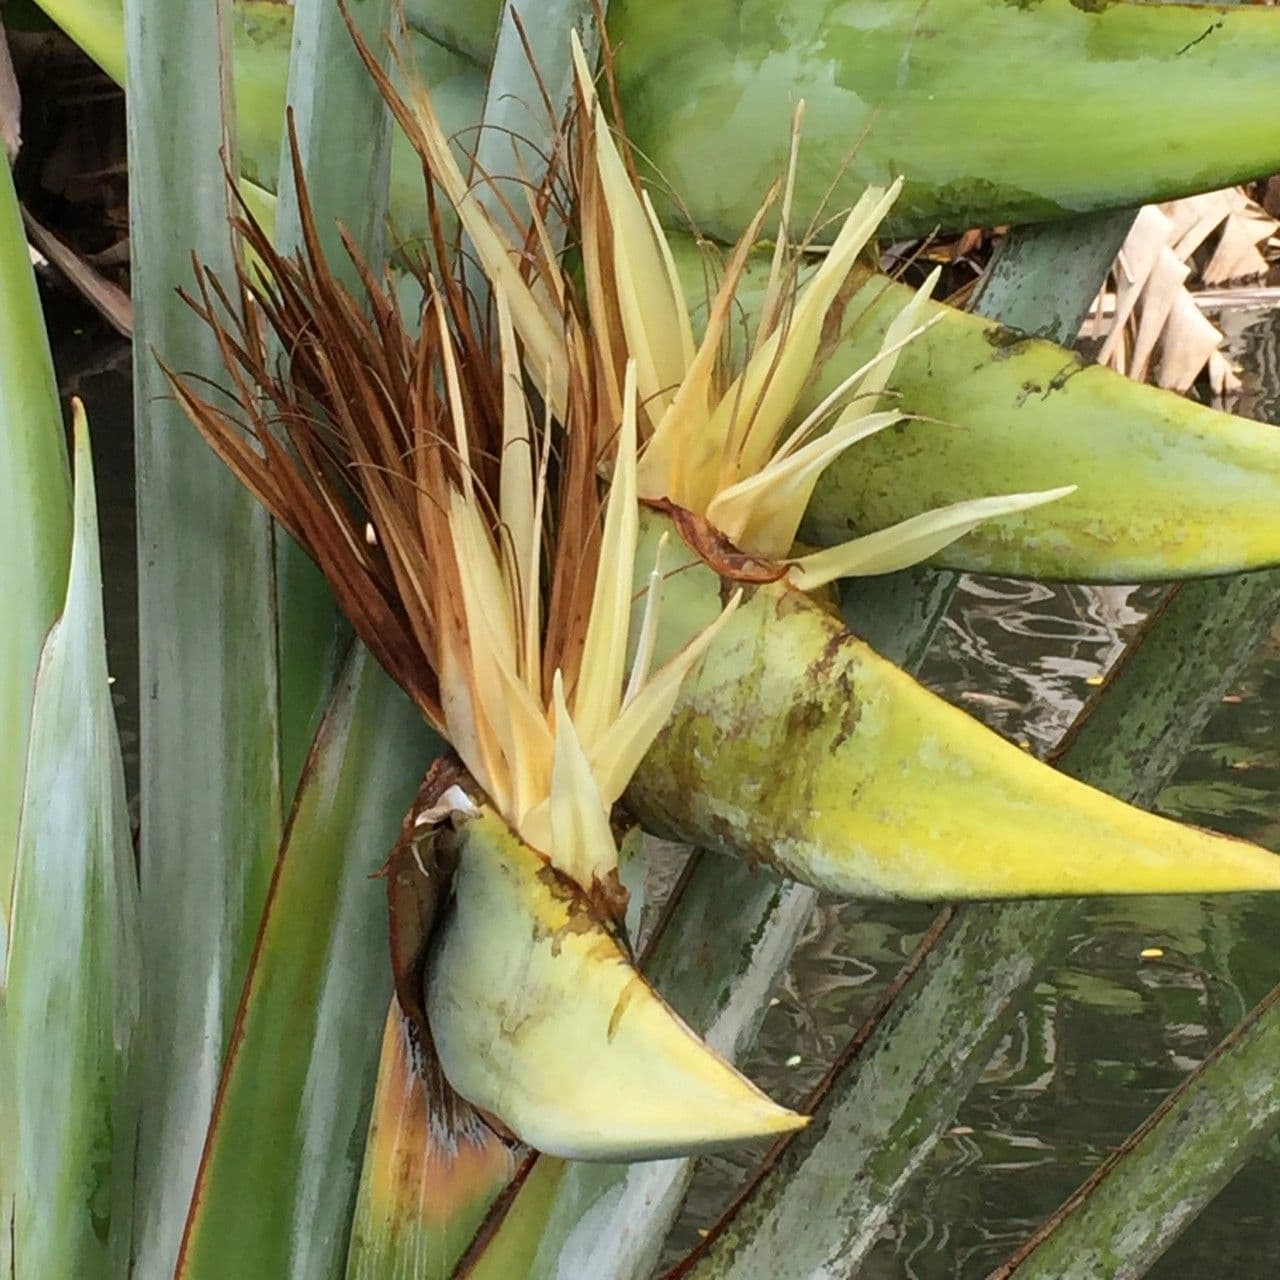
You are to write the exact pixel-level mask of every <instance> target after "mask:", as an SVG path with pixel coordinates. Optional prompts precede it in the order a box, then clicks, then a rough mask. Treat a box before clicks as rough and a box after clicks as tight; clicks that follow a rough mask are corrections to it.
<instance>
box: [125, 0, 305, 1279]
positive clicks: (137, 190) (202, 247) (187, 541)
mask: <svg viewBox="0 0 1280 1280" xmlns="http://www.w3.org/2000/svg"><path fill="white" fill-rule="evenodd" d="M224 12H225V6H224V5H223V4H207V3H204V0H184V2H180V3H174V0H129V3H128V4H127V6H126V14H125V16H126V25H127V39H126V54H127V59H126V61H127V73H128V92H129V114H128V120H129V165H130V227H131V244H132V250H133V263H134V275H133V297H134V304H135V326H136V327H135V331H134V344H133V349H134V394H135V440H136V458H137V502H138V544H139V566H138V567H139V578H138V607H139V637H140V644H139V661H140V675H141V688H142V690H143V699H142V708H141V721H142V743H141V753H140V754H141V774H142V795H141V806H140V807H141V823H142V851H141V886H142V910H143V942H144V954H145V963H146V969H147V973H148V975H149V984H148V992H147V1000H148V1005H147V1009H148V1013H147V1022H148V1045H147V1054H146V1061H145V1067H146V1070H145V1080H144V1088H143V1099H144V1111H143V1118H142V1131H141V1138H140V1144H139V1155H138V1205H139V1222H138V1233H137V1273H138V1274H139V1275H140V1276H142V1277H145V1278H148V1280H149V1278H150V1277H153V1276H157V1277H158V1276H167V1275H168V1274H170V1273H171V1272H172V1269H173V1265H174V1259H175V1257H176V1255H177V1250H178V1243H179V1239H180V1237H181V1232H182V1225H183V1222H184V1221H185V1219H186V1213H187V1201H188V1198H189V1196H190V1192H191V1187H192V1183H193V1180H194V1178H195V1173H196V1167H197V1164H198V1161H199V1158H200V1152H201V1149H202V1147H203V1145H204V1136H205V1127H206V1125H207V1123H208V1118H209V1114H210V1110H211V1107H212V1104H213V1095H214V1091H215V1088H216V1085H217V1080H218V1074H219V1069H220V1064H221V1058H222V1054H223V1051H224V1047H225V1045H226V1042H227V1038H228V1036H229V1034H230V1030H231V1024H232V1019H233V1017H234V1014H235V1009H236V1006H237V1003H238V1000H239V996H240V990H241V987H242V984H243V980H244V974H245V970H246V967H247V965H248V960H249V954H250V950H251V948H252V944H253V939H254V936H255V934H256V931H257V925H258V919H259V916H260V914H261V909H262V904H263V901H264V899H265V895H266V891H267V886H268V882H269V878H270V874H271V866H272V861H273V859H274V856H275V852H276V849H277V847H278V845H279V840H280V795H279V776H278V771H279V748H278V744H277V678H276V662H275V627H274V619H273V589H274V583H273V571H272V559H271V535H270V528H269V525H268V522H267V519H266V516H265V514H264V513H263V511H262V510H261V508H259V507H258V505H257V504H256V503H255V502H254V501H253V499H252V498H251V497H250V495H249V494H248V493H246V492H245V491H244V490H243V489H242V488H241V487H240V486H239V485H238V483H237V482H236V481H235V479H234V478H233V477H232V476H231V475H230V474H229V473H228V472H227V471H226V469H225V468H224V467H223V466H222V465H221V463H219V462H218V460H217V459H216V458H215V457H214V456H213V454H212V453H211V452H210V451H209V450H208V449H207V448H206V447H205V445H204V443H203V441H201V440H200V438H199V436H198V435H197V434H196V432H195V431H194V430H193V429H192V427H191V426H190V424H189V423H188V422H187V421H186V418H185V416H184V415H183V413H182V412H181V410H180V408H179V407H178V406H177V404H176V403H175V402H174V401H173V400H172V398H171V396H170V393H169V388H168V386H167V384H166V382H165V380H164V378H163V375H162V372H161V369H160V367H159V365H158V363H157V361H156V358H155V357H156V354H157V353H158V354H159V355H160V356H162V357H163V358H164V360H165V361H166V362H167V363H168V364H169V365H170V366H171V367H172V368H174V369H176V370H178V371H181V372H183V373H186V374H190V375H194V376H203V377H206V378H209V379H211V380H212V381H214V382H215V383H216V382H217V381H218V380H219V379H220V378H221V377H223V376H224V374H223V371H222V361H221V359H220V356H219V352H218V349H217V344H216V342H215V340H214V338H213V336H212V334H211V333H210V332H209V331H208V329H207V328H206V327H205V326H204V325H203V324H202V322H200V321H199V320H198V318H197V317H195V316H194V314H193V313H192V312H191V311H190V310H189V308H187V307H186V306H185V304H183V302H182V301H181V299H180V298H179V297H178V296H177V294H176V292H175V290H176V288H177V287H178V286H179V285H181V284H188V285H189V284H190V283H191V281H192V273H191V255H192V253H193V252H194V253H198V254H199V256H200V258H201V260H202V261H203V262H204V263H205V265H206V266H208V267H209V268H210V269H211V270H212V271H213V272H214V273H215V274H217V275H218V276H219V277H220V278H221V279H222V280H224V281H229V280H230V278H231V275H232V267H233V263H234V250H233V246H232V244H231V241H230V236H229V233H228V226H227V215H228V194H229V193H228V190H227V183H226V179H225V175H224V171H223V164H222V160H221V158H220V156H219V150H220V148H221V147H222V146H223V144H224V138H225V137H226V136H227V130H226V127H225V126H226V125H227V124H228V123H229V122H227V121H226V120H225V119H224V116H225V112H226V110H227V103H228V101H229V93H228V92H226V90H225V86H224V83H223V76H222V65H221V50H223V49H224V48H225V47H226V31H225V29H224V26H223V17H224Z"/></svg>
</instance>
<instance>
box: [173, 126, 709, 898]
mask: <svg viewBox="0 0 1280 1280" xmlns="http://www.w3.org/2000/svg"><path fill="white" fill-rule="evenodd" d="M294 168H295V173H294V178H295V182H296V183H297V190H298V192H299V204H300V213H301V223H302V232H303V247H302V250H301V251H300V252H299V253H298V254H297V255H295V256H293V257H285V256H283V255H281V254H280V253H278V252H277V251H276V249H275V247H274V246H273V244H272V243H271V239H270V237H269V236H268V235H267V234H266V233H265V232H264V231H263V229H262V227H261V226H260V225H259V224H258V223H257V222H256V221H255V219H254V218H253V217H252V216H251V215H250V214H249V212H248V211H247V210H244V211H242V214H241V216H240V217H239V218H238V219H237V223H236V225H237V229H238V231H239V233H240V234H241V235H242V236H243V237H244V239H245V242H246V244H247V247H248V248H249V250H250V251H251V254H252V255H254V256H256V258H257V260H258V262H259V263H260V264H261V266H260V267H259V268H258V269H256V270H250V269H249V268H246V267H241V268H240V270H239V272H238V279H237V281H236V293H235V296H234V297H232V296H231V294H230V293H229V292H228V291H227V290H226V289H225V288H224V286H223V285H222V284H221V283H220V282H219V281H217V280H216V279H214V278H213V277H212V276H211V275H210V274H209V273H208V272H205V271H202V270H200V269H199V268H198V267H197V279H198V282H199V283H198V292H199V297H198V298H189V299H188V300H189V301H190V303H191V305H192V306H193V307H194V308H195V309H196V311H197V312H198V313H199V314H200V316H201V317H202V318H203V319H204V320H205V322H206V323H207V324H208V325H209V326H210V327H211V329H212V330H213V331H214V333H215V334H216V335H217V339H218V342H219V344H220V346H221V350H222V355H223V359H224V361H225V364H226V367H227V370H228V373H229V376H230V378H231V382H232V386H231V388H230V392H229V395H223V394H218V393H215V392H210V391H208V390H207V389H204V388H196V387H194V386H192V385H191V384H189V383H186V382H184V381H183V380H182V379H181V378H178V377H175V376H173V375H172V374H171V378H172V380H173V385H174V388H175V391H176V393H177V395H178V397H179V399H180V401H181V403H182V404H183V406H184V408H185V409H186V410H187V412H188V413H189V414H190V416H191V418H192V419H193V421H194V422H195V423H196V425H197V426H198V427H199V429H200V430H201V431H202V433H203V434H204V436H205V438H206V439H207V440H208V441H209V443H210V444H211V445H212V446H213V448H214V449H215V451H216V452H217V453H218V454H219V455H220V456H221V457H222V458H223V460H224V461H225V462H226V463H227V465H228V466H229V467H230V468H231V469H232V470H233V471H234V472H235V474H236V475H237V476H238V477H239V478H240V479H241V480H242V481H243V482H244V483H245V484H246V485H247V486H248V487H249V488H250V489H251V490H252V491H253V492H254V493H255V494H256V495H257V496H258V498H259V499H260V500H261V501H262V502H263V503H264V505H266V506H267V507H268V509H269V510H270V511H271V512H272V514H273V515H274V516H275V517H276V519H278V520H279V521H280V523H281V524H282V525H283V526H284V527H285V528H286V529H287V530H288V531H289V533H290V534H292V535H293V536H294V537H295V538H296V539H297V540H298V542H299V543H300V544H301V545H302V546H303V547H304V548H305V549H306V551H307V552H308V553H309V554H310V555H311V556H312V557H313V558H314V559H315V561H316V562H317V564H318V565H319V566H320V568H321V569H322V570H323V572H324V573H325V576H326V577H327V578H328V580H329V582H330V583H331V585H332V587H333V589H334V592H335V595H336V596H337V598H338V601H339V603H340V605H341V606H342V608H343V609H344V611H345V612H346V613H347V615H348V616H349V617H350V619H351V621H352V623H353V625H354V626H355V629H356V631H357V633H358V635H359V636H360V637H361V639H363V640H364V642H365V643H366V644H367V645H368V646H369V648H370V649H371V650H372V651H373V653H374V654H375V656H376V657H377V658H378V660H379V661H380V662H381V663H382V664H383V666H384V667H385V668H386V669H387V671H388V672H389V673H390V674H391V675H392V676H393V677H394V678H395V679H396V680H397V681H398V682H399V683H400V684H401V686H402V687H403V688H404V689H405V690H406V691H407V692H408V693H409V695H410V696H411V697H412V698H413V699H414V701H415V702H416V703H417V705H418V707H419V708H420V709H421V710H422V712H423V714H424V715H425V716H426V717H427V719H428V720H429V721H430V722H431V723H432V724H433V725H434V726H435V727H436V729H437V730H438V731H439V732H440V733H441V734H442V735H443V736H444V737H446V738H447V739H448V740H449V742H450V743H451V744H452V745H453V746H454V748H455V750H456V751H457V752H458V754H459V756H460V757H461V758H462V760H463V762H464V763H465V764H466V766H467V768H468V769H469V770H470V772H471V774H472V775H473V776H474V778H475V779H476V781H477V782H478V783H479V785H480V786H481V788H483V790H484V792H485V794H486V795H487V797H488V798H489V799H490V800H491V801H492V802H493V804H494V805H495V806H496V808H497V809H498V811H499V812H500V813H501V814H502V815H503V817H504V818H506V820H507V821H508V822H509V823H510V824H511V826H512V827H514V828H515V830H516V831H517V832H518V833H519V834H520V835H521V837H522V838H523V839H525V840H526V841H527V842H528V843H529V844H531V845H532V846H533V847H534V848H535V849H536V850H538V851H539V852H540V853H542V854H543V856H544V857H547V858H548V859H549V860H550V861H551V862H552V863H553V864H554V865H555V866H557V867H558V868H559V869H561V870H562V871H564V872H565V873H566V874H568V875H570V876H572V877H573V878H574V879H576V880H577V881H578V882H579V883H580V884H581V885H582V886H583V887H584V888H585V889H587V890H588V891H591V890H593V888H595V887H596V886H597V885H603V884H607V883H608V882H609V881H610V878H611V877H612V875H613V872H614V870H615V868H616V864H617V850H616V847H615V845H614V841H613V837H612V834H611V832H610V827H609V813H610V810H611V808H612V805H613V803H614V802H615V801H616V800H617V798H618V796H619V795H620V794H621V792H622V789H623V787H624V786H625V785H626V782H627V781H628V779H629V777H630V773H631V771H632V770H633V769H634V767H635V765H636V764H637V763H638V762H639V759H640V757H641V755H643V752H644V750H645V749H646V748H647V746H648V744H649V742H650V741H651V740H652V737H653V735H654V734H655V733H656V732H657V730H658V728H659V727H660V726H661V724H662V722H663V720H665V718H666V716H667V714H668V713H669V711H670V708H671V705H672V703H673V702H674V699H675V696H676V693H677V691H678V688H679V684H680V681H681V679H682V678H683V676H684V674H685V673H686V672H687V671H688V670H689V669H690V668H691V667H692V665H693V664H694V662H696V660H697V659H698V657H699V656H700V655H701V653H702V652H703V651H704V650H705V647H706V645H707V644H708V643H710V640H711V639H712V638H713V636H714V634H715V631H716V628H717V627H718V626H719V625H720V623H722V622H723V620H724V617H727V614H728V610H726V612H725V614H724V615H722V617H721V619H720V622H719V623H717V624H715V625H713V626H712V627H711V628H709V629H708V630H707V631H705V632H704V633H702V634H701V635H700V636H699V637H698V638H697V639H696V640H695V641H694V642H693V643H692V644H690V645H689V646H687V647H686V648H685V649H684V650H683V651H682V652H681V653H679V654H678V655H676V657H674V658H672V659H671V660H670V661H669V662H668V664H667V666H666V667H664V668H663V669H662V670H660V671H658V672H656V673H650V671H649V670H648V659H647V657H646V651H645V649H644V647H643V646H641V649H640V653H639V656H638V658H637V661H636V662H635V663H634V664H633V665H632V668H631V670H630V672H629V673H628V671H627V669H626V666H627V661H626V657H627V640H628V633H629V630H630V616H631V603H632V574H633V564H634V560H635V553H636V526H637V520H638V511H637V505H636V496H635V470H636V450H637V428H636V421H637V410H636V392H635V379H634V375H632V374H631V373H628V375H627V379H626V385H625V387H624V392H623V396H622V399H621V404H620V405H619V417H618V418H617V419H610V421H609V422H608V424H606V425H602V424H601V422H600V421H599V415H600V413H601V412H606V413H607V412H610V409H609V408H608V405H607V403H606V402H605V400H604V399H603V398H602V397H601V395H600V394H599V388H598V385H597V379H596V377H595V369H594V367H593V365H592V364H591V362H590V360H589V359H586V358H584V359H582V360H579V361H576V362H575V363H574V364H573V366H572V368H571V369H569V368H568V367H567V366H566V368H567V376H566V378H565V381H564V386H563V396H562V400H561V413H560V421H559V422H558V423H557V424H555V425H554V427H553V424H552V422H551V420H550V418H549V417H544V419H543V420H542V421H541V423H540V424H539V423H538V422H536V420H535V416H534V414H533V412H532V411H531V407H530V403H529V399H528V396H527V394H526V388H525V383H524V375H523V373H522V353H521V350H520V347H519V344H518V340H517V337H516V329H515V324H514V321H513V311H514V310H515V308H517V307H519V306H520V305H521V299H523V298H524V297H525V296H526V295H527V294H529V293H530V291H531V289H532V287H533V283H532V282H531V281H530V279H529V278H528V276H527V274H526V273H524V272H523V271H519V272H516V273H514V274H513V275H512V277H511V279H510V280H509V281H508V282H506V283H505V284H504V282H502V281H497V282H495V285H494V289H493V300H492V306H491V307H487V308H486V309H485V310H484V311H483V312H482V311H480V309H479V308H477V306H476V305H475V304H474V302H473V300H472V299H471V298H470V297H469V296H468V294H467V293H466V292H465V291H464V288H463V286H462V285H461V283H460V282H459V280H458V278H456V277H455V276H454V275H453V274H452V273H451V272H450V271H448V270H447V269H446V270H444V271H440V272H438V273H437V272H436V271H435V270H433V268H432V267H431V265H430V264H429V263H428V262H427V261H426V260H425V259H423V260H420V261H418V262H416V263H415V264H414V269H415V271H416V273H417V275H418V278H419V281H420V283H421V285H422V289H423V302H422V304H421V307H420V309H419V311H418V314H416V315H415V316H413V317H406V316H405V315H404V314H403V313H402V310H401V304H400V303H399V302H398V300H397V297H396V295H395V293H394V292H393V289H392V285H391V282H390V281H389V280H379V279H377V278H376V277H375V276H374V274H373V273H372V271H371V270H370V269H369V267H368V265H367V264H366V263H365V262H364V261H363V260H362V258H361V257H360V255H359V252H358V251H357V249H356V248H355V246H354V244H353V243H352V242H351V241H350V239H349V238H347V237H345V235H344V244H345V246H346V250H347V252H348V254H349V255H350V257H351V260H352V262H353V264H354V265H355V267H356V270H357V274H358V276H359V279H360V281H361V284H362V290H363V295H364V296H363V297H357V296H355V295H354V294H353V293H352V292H351V291H350V290H348V289H347V288H346V287H345V286H344V285H343V284H341V283H340V282H339V281H338V280H337V279H336V278H335V277H334V275H333V274H332V273H331V271H330V270H329V267H328V265H327V264H326V262H325V258H324V255H323V252H322V250H321V247H320V242H319V237H318V234H317V228H316V225H315V222H314V218H313V216H312V213H311V210H310V207H309V205H308V202H307V200H306V187H305V180H304V177H303V174H302V172H301V166H300V164H299V163H298V160H297V157H296V149H295V159H294ZM428 193H429V199H430V200H431V202H432V225H433V227H434V240H435V243H434V246H433V247H434V251H435V252H434V256H435V260H436V261H437V262H441V263H443V262H448V261H450V260H455V261H456V260H457V258H456V255H455V253H454V249H453V246H451V245H449V244H448V243H447V242H446V238H445V236H444V233H443V231H442V230H441V226H440V222H439V219H437V218H436V217H435V216H434V214H435V192H434V186H433V185H431V184H429V186H428ZM508 285H510V286H511V289H510V290H509V288H508V287H507V286H508ZM513 296H514V297H515V299H516V302H515V303H514V304H513V302H512V297H513ZM555 306H556V308H557V309H556V310H555V311H554V312H553V311H552V310H551V309H550V307H548V308H547V309H546V310H544V312H543V314H544V316H545V317H546V319H547V323H548V325H549V326H551V325H554V327H555V331H556V332H558V334H559V337H558V338H556V342H557V349H558V350H564V349H571V348H576V349H577V350H580V351H582V352H583V353H584V354H589V348H588V346H587V345H586V343H585V342H584V341H583V338H582V332H581V323H580V321H579V319H578V316H577V312H576V308H575V305H574V302H573V299H572V297H571V295H570V294H569V293H568V292H565V291H563V290H562V291H561V292H560V293H559V295H558V296H557V298H556V301H555ZM548 340H550V333H548ZM276 353H279V354H276ZM523 354H524V356H525V358H528V357H529V355H530V351H529V348H528V346H527V345H526V347H525V350H524V353H523ZM602 440H608V441H609V443H610V447H611V449H612V451H613V454H614V458H615V460H614V465H613V481H612V484H611V486H610V487H609V489H608V494H607V497H604V496H602V493H601V486H600V484H599V480H598V473H599V463H600V442H601V441H602ZM657 605H658V600H657V594H656V593H655V592H652V591H651V592H650V593H649V596H648V607H647V612H649V613H652V611H653V610H655V609H656V608H657ZM731 607H732V606H730V608H731ZM650 626H651V622H650V621H646V622H645V623H643V624H642V630H643V629H645V628H647V627H650Z"/></svg>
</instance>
